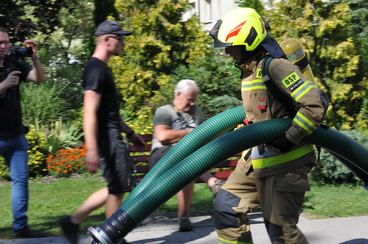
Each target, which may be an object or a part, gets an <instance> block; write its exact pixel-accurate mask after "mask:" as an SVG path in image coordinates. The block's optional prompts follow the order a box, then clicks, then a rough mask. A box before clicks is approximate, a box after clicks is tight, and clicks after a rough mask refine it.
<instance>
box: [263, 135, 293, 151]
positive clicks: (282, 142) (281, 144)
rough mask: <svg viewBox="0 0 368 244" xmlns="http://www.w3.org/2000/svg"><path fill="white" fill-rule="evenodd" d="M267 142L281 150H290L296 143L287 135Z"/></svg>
mask: <svg viewBox="0 0 368 244" xmlns="http://www.w3.org/2000/svg"><path fill="white" fill-rule="evenodd" d="M266 144H267V145H269V146H272V147H274V148H277V149H279V150H280V151H281V152H288V151H289V150H290V149H291V148H292V147H293V146H294V143H292V142H291V141H289V140H288V139H286V137H285V136H282V137H279V138H277V139H275V140H273V141H271V142H268V143H266Z"/></svg>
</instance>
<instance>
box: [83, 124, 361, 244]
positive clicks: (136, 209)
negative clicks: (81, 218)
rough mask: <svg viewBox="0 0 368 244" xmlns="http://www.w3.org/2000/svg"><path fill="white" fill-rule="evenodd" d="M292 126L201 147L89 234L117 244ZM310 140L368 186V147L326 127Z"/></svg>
mask: <svg viewBox="0 0 368 244" xmlns="http://www.w3.org/2000/svg"><path fill="white" fill-rule="evenodd" d="M290 125H291V120H290V119H274V120H270V121H264V122H260V123H255V124H252V125H249V126H246V127H244V128H242V129H239V130H236V131H233V132H230V133H227V134H225V135H223V136H221V137H219V138H217V139H215V140H213V141H212V142H210V143H208V144H206V145H205V146H203V147H201V148H200V149H198V150H197V151H195V152H194V153H192V154H190V155H189V156H188V157H186V158H185V159H183V160H182V161H181V162H180V163H178V164H176V165H174V166H173V167H172V168H171V169H170V170H168V171H166V172H164V173H162V174H161V175H160V178H159V180H158V179H157V180H155V179H154V180H153V181H152V182H151V184H148V185H147V186H146V188H145V189H144V190H143V191H141V192H140V194H139V196H137V197H135V198H134V201H133V200H132V201H129V202H124V203H123V204H122V206H121V208H120V209H119V210H118V211H117V212H115V213H114V214H113V216H111V217H110V218H109V219H108V220H106V221H105V223H103V224H102V225H101V226H99V227H95V228H93V227H90V228H89V230H88V231H89V233H90V234H91V235H92V237H93V239H94V243H108V244H110V243H111V244H112V243H116V241H117V240H119V238H122V237H124V236H125V235H126V234H127V233H129V232H130V231H131V230H132V229H133V228H134V227H135V226H136V225H137V224H139V223H140V222H141V221H142V220H143V219H144V218H145V217H146V216H148V215H149V214H150V213H151V212H153V211H154V210H155V209H156V208H157V207H159V206H160V205H161V204H163V203H164V202H166V201H167V200H168V199H169V198H170V197H171V196H173V195H174V194H175V193H176V192H178V191H179V190H180V189H181V188H182V187H183V186H185V185H187V184H188V183H189V182H191V181H192V180H193V179H195V178H196V177H198V176H199V175H201V174H202V173H204V172H206V171H207V170H208V169H210V168H211V167H212V166H214V165H216V164H217V163H218V162H221V161H222V160H225V159H227V158H228V157H230V156H232V155H234V154H236V153H238V152H241V151H242V150H245V149H247V148H250V147H253V146H256V145H259V144H262V143H264V142H265V141H270V140H273V139H275V138H278V137H280V136H282V135H283V134H284V133H285V131H286V130H287V129H288V128H289V127H290ZM306 140H307V142H308V143H312V144H315V145H318V146H321V147H323V148H326V149H327V150H329V151H331V152H333V153H334V154H335V155H337V156H338V157H339V158H340V159H343V160H346V161H348V162H349V164H352V165H354V166H353V169H352V170H353V171H354V172H355V173H356V172H358V174H357V176H358V177H359V178H360V179H362V180H363V181H364V182H366V183H368V163H367V160H366V159H367V158H368V150H367V149H366V148H364V147H363V146H361V145H360V144H358V143H357V142H355V141H353V140H352V139H350V138H349V137H347V136H345V135H344V134H342V133H340V132H337V131H336V130H332V129H327V128H323V127H319V128H318V129H317V130H316V131H315V132H314V133H313V134H312V135H310V136H309V137H308V138H307V139H306ZM343 163H344V162H343ZM347 166H348V167H349V166H351V165H347Z"/></svg>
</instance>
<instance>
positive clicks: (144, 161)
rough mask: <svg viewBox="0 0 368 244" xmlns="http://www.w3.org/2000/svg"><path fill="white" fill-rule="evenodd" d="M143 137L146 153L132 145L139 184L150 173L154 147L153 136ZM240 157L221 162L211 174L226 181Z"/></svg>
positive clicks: (132, 158) (132, 154)
mask: <svg viewBox="0 0 368 244" xmlns="http://www.w3.org/2000/svg"><path fill="white" fill-rule="evenodd" d="M141 136H142V138H143V139H144V141H145V142H146V148H145V149H144V151H138V150H137V148H136V147H135V146H134V145H130V157H131V160H132V161H133V162H134V165H135V172H133V176H134V177H135V180H136V182H137V183H138V182H139V181H140V180H141V179H142V178H143V177H144V176H145V174H146V173H147V172H148V171H149V166H148V159H149V156H150V153H151V146H152V135H141ZM239 157H240V155H237V156H234V157H231V158H229V159H227V160H225V161H223V162H221V163H220V164H218V165H216V166H215V167H214V168H212V169H211V170H210V172H211V173H212V175H213V176H215V177H216V178H218V179H221V180H226V179H227V178H228V177H229V175H230V174H231V172H232V171H233V170H234V168H235V167H236V164H237V162H238V159H239ZM197 183H201V181H200V180H199V179H198V180H197Z"/></svg>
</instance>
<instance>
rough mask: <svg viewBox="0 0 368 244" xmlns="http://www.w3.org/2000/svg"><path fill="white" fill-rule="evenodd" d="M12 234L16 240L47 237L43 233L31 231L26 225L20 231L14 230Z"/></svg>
mask: <svg viewBox="0 0 368 244" xmlns="http://www.w3.org/2000/svg"><path fill="white" fill-rule="evenodd" d="M14 234H15V237H16V238H37V237H45V236H47V234H46V233H44V232H41V231H35V230H31V229H30V228H29V227H28V225H26V226H25V227H23V228H22V229H19V230H14Z"/></svg>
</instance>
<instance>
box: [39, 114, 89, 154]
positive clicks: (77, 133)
mask: <svg viewBox="0 0 368 244" xmlns="http://www.w3.org/2000/svg"><path fill="white" fill-rule="evenodd" d="M41 130H42V131H46V134H47V138H46V143H47V147H48V151H49V153H55V152H56V151H57V150H59V149H61V148H71V147H81V146H82V145H83V142H82V137H83V132H82V125H81V124H78V123H77V122H67V123H65V122H63V121H62V120H61V119H60V118H59V120H57V121H53V122H52V123H51V124H50V125H49V126H48V128H41Z"/></svg>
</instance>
